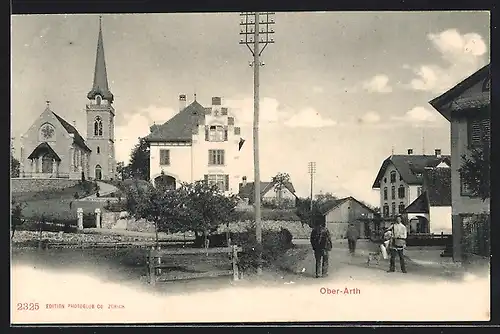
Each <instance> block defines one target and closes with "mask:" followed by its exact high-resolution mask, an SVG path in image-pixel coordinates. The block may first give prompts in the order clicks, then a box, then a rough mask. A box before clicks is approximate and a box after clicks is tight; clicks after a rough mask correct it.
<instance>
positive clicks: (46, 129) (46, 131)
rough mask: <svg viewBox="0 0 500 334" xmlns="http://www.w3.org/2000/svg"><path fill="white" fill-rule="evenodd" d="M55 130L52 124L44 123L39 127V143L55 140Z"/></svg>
mask: <svg viewBox="0 0 500 334" xmlns="http://www.w3.org/2000/svg"><path fill="white" fill-rule="evenodd" d="M54 137H55V129H54V127H53V126H52V124H49V123H45V124H43V125H42V126H41V127H40V141H50V140H55V138H54Z"/></svg>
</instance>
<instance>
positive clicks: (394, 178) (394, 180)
mask: <svg viewBox="0 0 500 334" xmlns="http://www.w3.org/2000/svg"><path fill="white" fill-rule="evenodd" d="M394 182H396V171H394V170H393V171H392V172H391V183H394Z"/></svg>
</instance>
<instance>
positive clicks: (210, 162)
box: [208, 150, 213, 165]
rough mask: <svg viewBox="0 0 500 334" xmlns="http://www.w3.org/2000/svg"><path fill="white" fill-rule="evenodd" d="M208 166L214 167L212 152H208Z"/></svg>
mask: <svg viewBox="0 0 500 334" xmlns="http://www.w3.org/2000/svg"><path fill="white" fill-rule="evenodd" d="M208 164H209V165H213V161H212V150H208Z"/></svg>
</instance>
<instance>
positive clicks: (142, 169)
mask: <svg viewBox="0 0 500 334" xmlns="http://www.w3.org/2000/svg"><path fill="white" fill-rule="evenodd" d="M149 156H150V153H149V144H148V143H147V142H146V140H145V139H144V138H139V142H138V143H137V144H136V145H135V146H134V148H133V149H132V152H131V153H130V164H129V165H128V167H129V168H130V172H131V174H132V176H133V177H135V178H138V179H141V180H146V181H149Z"/></svg>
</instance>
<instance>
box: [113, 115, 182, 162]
mask: <svg viewBox="0 0 500 334" xmlns="http://www.w3.org/2000/svg"><path fill="white" fill-rule="evenodd" d="M175 113H176V111H175V110H174V109H172V108H165V107H157V106H148V107H145V108H141V109H139V110H137V111H136V112H135V113H133V114H129V115H125V116H124V120H123V121H122V122H121V123H122V124H120V125H117V126H116V128H115V137H116V147H115V150H116V152H115V154H116V160H117V161H124V162H125V163H128V161H129V159H130V152H131V151H132V149H133V148H134V146H135V145H136V144H137V142H138V138H139V137H144V136H147V135H148V134H149V127H150V126H151V125H153V123H156V124H163V123H165V122H166V121H168V120H169V119H170V118H172V116H174V115H175Z"/></svg>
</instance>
